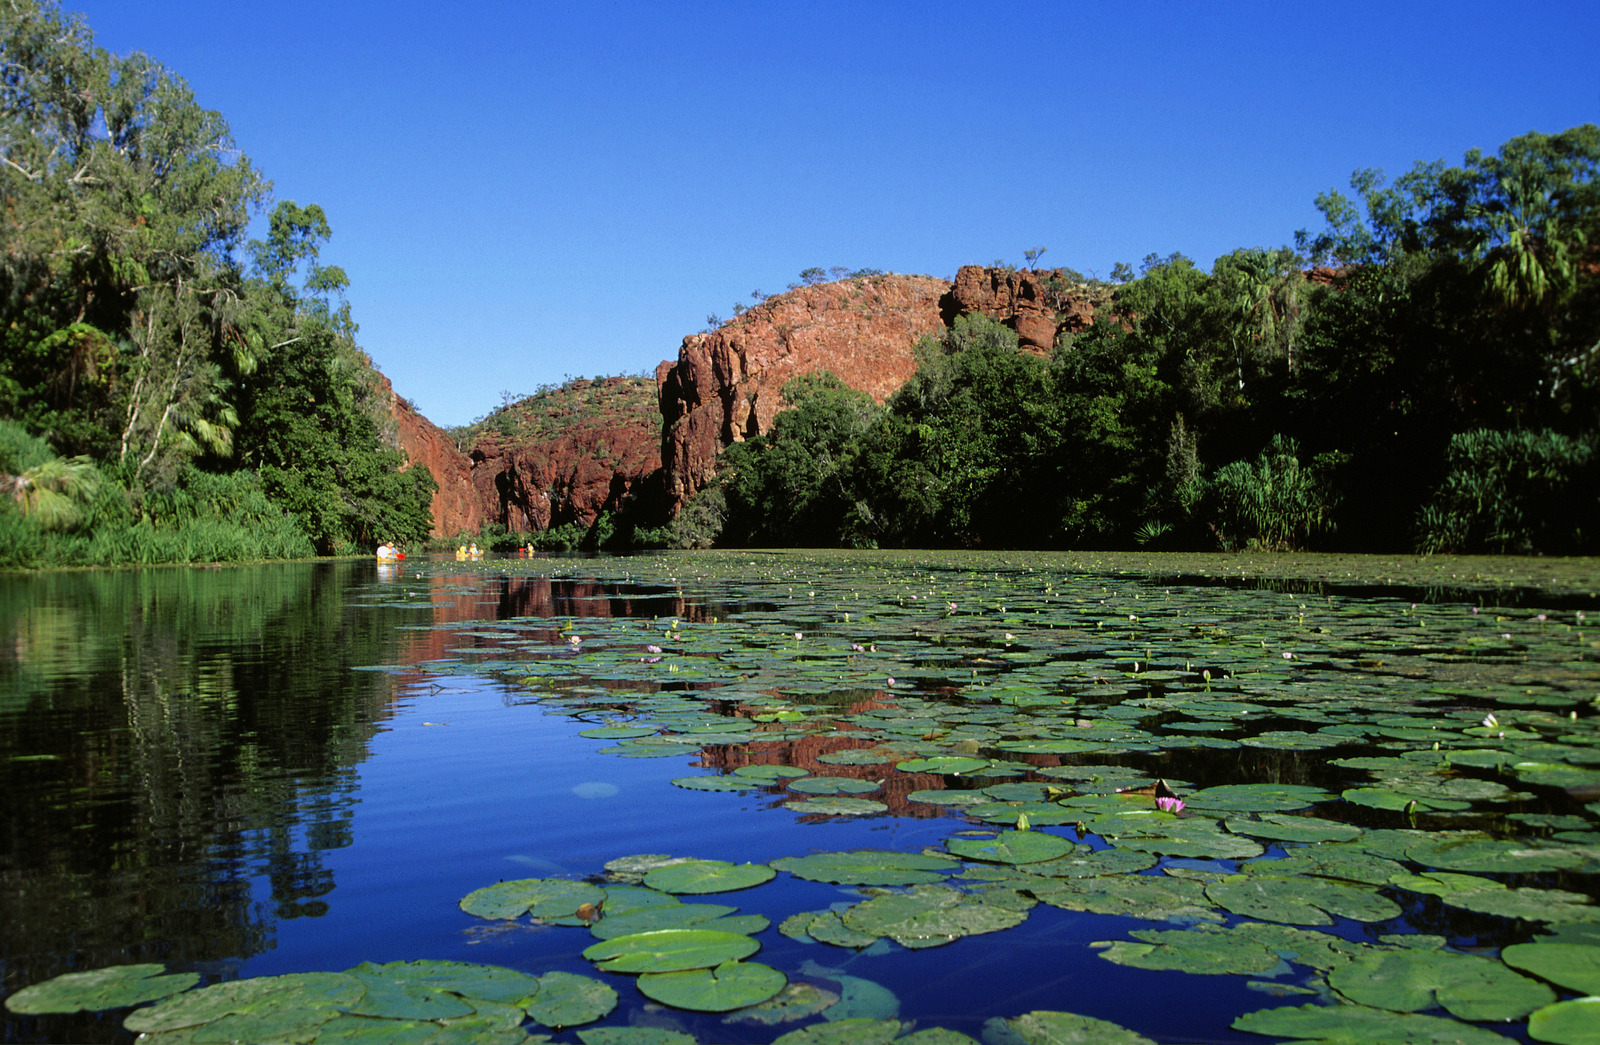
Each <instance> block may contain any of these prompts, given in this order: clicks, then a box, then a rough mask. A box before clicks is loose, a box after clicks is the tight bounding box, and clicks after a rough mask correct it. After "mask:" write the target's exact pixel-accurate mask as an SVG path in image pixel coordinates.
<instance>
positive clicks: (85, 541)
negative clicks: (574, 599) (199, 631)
mask: <svg viewBox="0 0 1600 1045" xmlns="http://www.w3.org/2000/svg"><path fill="white" fill-rule="evenodd" d="M0 48H3V51H4V54H5V58H6V75H5V78H4V82H3V83H0V149H3V154H0V155H3V160H4V163H3V164H0V211H3V220H4V228H5V241H4V245H5V246H4V250H3V251H0V291H3V293H0V493H3V494H4V495H5V496H0V567H35V566H51V565H87V564H99V563H122V562H130V563H131V562H201V561H217V560H232V559H252V558H281V557H295V556H309V555H313V554H320V555H335V554H352V553H366V552H370V550H371V547H372V545H373V544H374V543H375V542H377V541H380V540H396V541H399V542H401V543H402V544H406V543H411V544H413V545H416V544H421V543H422V542H424V541H426V540H428V539H430V538H432V539H434V540H436V541H441V542H446V541H447V542H451V543H452V544H453V543H454V542H456V541H460V540H464V539H466V538H468V537H474V538H477V539H479V540H480V542H481V543H485V544H488V545H490V546H493V547H503V548H510V547H513V546H515V547H521V546H523V545H525V544H529V543H532V544H535V545H537V546H542V547H546V548H570V547H586V548H628V547H639V546H661V545H666V546H675V547H707V546H713V545H721V546H746V545H768V546H775V545H800V546H847V547H991V548H1148V549H1152V550H1218V549H1223V550H1227V549H1243V548H1255V549H1262V550H1274V549H1310V550H1340V551H1374V552H1401V551H1417V552H1425V553H1426V552H1496V553H1519V554H1521V553H1540V554H1558V555H1570V554H1592V553H1595V552H1596V551H1600V543H1597V542H1600V523H1596V522H1595V520H1596V519H1600V424H1597V395H1600V183H1597V180H1596V169H1597V165H1600V129H1597V128H1596V126H1595V125H1593V124H1584V125H1581V126H1577V127H1572V128H1570V129H1567V130H1564V131H1559V132H1556V133H1545V132H1539V131H1530V132H1529V133H1527V134H1523V135H1520V136H1518V137H1515V138H1513V139H1511V140H1509V141H1507V142H1505V143H1504V144H1503V145H1501V146H1500V147H1499V148H1498V149H1497V150H1495V151H1493V152H1479V151H1477V150H1474V151H1472V152H1469V153H1467V154H1466V155H1465V156H1464V157H1463V158H1462V159H1461V161H1460V162H1459V163H1455V164H1450V163H1447V162H1445V161H1443V160H1434V161H1426V162H1418V163H1417V164H1416V165H1415V166H1413V167H1412V168H1411V169H1410V170H1407V171H1405V172H1403V173H1401V174H1399V175H1398V176H1395V177H1393V178H1390V177H1387V176H1386V175H1385V174H1384V173H1383V172H1380V171H1376V170H1361V171H1357V172H1356V173H1355V174H1354V175H1353V176H1352V177H1351V178H1350V181H1349V191H1348V192H1345V191H1336V190H1329V191H1327V192H1325V193H1323V194H1322V195H1320V196H1318V197H1317V199H1316V201H1315V202H1316V206H1317V208H1318V209H1319V210H1320V212H1321V214H1322V216H1323V218H1324V222H1323V227H1322V228H1320V229H1312V230H1301V231H1299V232H1293V231H1291V230H1285V238H1286V241H1287V243H1286V245H1281V246H1251V247H1241V248H1240V249H1237V250H1234V251H1231V252H1229V253H1227V254H1225V255H1223V256H1221V257H1219V258H1217V259H1215V261H1214V262H1213V263H1212V264H1211V265H1210V267H1209V268H1207V267H1204V266H1202V265H1201V264H1199V263H1197V262H1196V261H1195V260H1194V259H1191V258H1188V257H1185V256H1183V255H1182V254H1177V253H1168V254H1161V253H1152V254H1150V255H1148V256H1147V257H1145V258H1144V260H1143V261H1142V262H1140V263H1139V265H1138V266H1137V267H1135V266H1133V265H1130V264H1125V263H1124V264H1118V265H1117V266H1116V267H1115V268H1114V269H1113V271H1112V272H1111V273H1110V276H1109V278H1107V279H1101V278H1096V277H1094V276H1085V275H1083V274H1082V273H1079V272H1076V271H1074V270H1073V269H1072V268H1070V267H1067V266H1059V267H1047V266H1044V265H1042V264H1041V260H1042V255H1044V254H1045V253H1046V251H1045V248H1043V247H1036V248H1032V249H1030V250H1027V251H1024V252H1023V257H1024V259H1025V260H1024V263H1023V264H1021V265H1017V264H1008V263H1005V262H992V263H990V264H988V265H966V266H963V267H961V268H960V269H959V270H958V272H957V273H956V275H955V276H954V277H953V278H950V279H942V278H938V277H933V276H925V275H898V274H894V273H888V272H881V271H878V270H873V269H854V270H852V269H845V268H839V269H834V270H832V271H824V270H823V269H821V268H808V269H805V270H804V271H802V272H801V273H800V276H799V279H798V280H797V281H796V282H795V283H793V284H791V285H790V287H789V288H788V289H787V290H785V291H783V292H781V293H778V294H763V293H761V292H759V291H757V292H756V293H755V294H754V295H752V297H753V298H754V299H755V302H756V303H755V304H754V305H747V304H744V303H739V304H736V305H735V306H734V308H733V316H732V318H731V319H727V320H724V319H722V318H720V317H719V316H717V315H715V314H712V315H710V316H708V317H707V323H706V327H705V329H703V330H702V331H700V332H697V333H693V334H689V335H687V336H686V337H684V338H683V341H682V344H681V345H680V346H679V348H678V351H677V356H676V359H669V360H666V361H663V362H661V363H660V364H659V365H658V366H657V367H655V372H654V375H653V376H647V375H645V374H636V375H633V376H621V377H597V378H592V379H591V378H576V379H571V380H569V381H567V382H566V383H564V384H562V385H560V386H551V387H546V388H542V389H540V390H538V391H537V392H536V393H535V394H533V395H520V394H517V393H512V392H509V391H508V392H504V393H502V394H501V400H502V402H501V406H500V408H499V409H497V410H495V411H493V412H492V413H490V414H487V415H485V416H484V417H483V418H481V419H480V420H478V421H477V422H475V423H473V424H472V425H468V426H465V427H463V428H460V429H456V430H453V431H451V432H443V431H441V430H439V429H437V428H435V427H434V426H432V425H431V424H429V423H428V422H427V421H426V419H423V418H420V417H419V416H418V415H416V414H415V411H414V410H413V409H412V408H411V406H410V404H409V403H408V402H407V401H406V400H405V399H404V398H402V395H403V393H404V391H405V390H404V389H400V390H395V389H392V388H391V387H390V386H389V383H388V382H387V380H386V379H384V378H383V376H382V375H381V374H379V373H378V372H377V370H376V368H375V366H374V365H373V362H372V359H371V358H370V357H369V356H368V355H367V353H366V352H365V351H364V350H363V349H362V347H361V345H360V343H359V341H358V340H357V331H358V328H357V324H356V321H355V317H354V316H353V315H352V314H351V309H350V306H349V304H348V302H347V301H346V299H345V292H346V289H347V288H348V284H349V280H348V278H347V277H346V275H345V273H344V271H343V270H342V269H340V268H339V267H337V266H336V265H333V264H330V263H327V262H325V261H324V259H323V250H324V248H325V247H326V245H327V243H328V241H329V238H330V237H331V235H332V225H331V221H330V218H329V216H328V215H327V214H326V213H325V212H324V211H323V210H322V208H321V207H320V206H317V205H316V204H304V205H302V204H299V203H296V202H294V201H289V200H278V201H274V200H273V199H272V197H271V186H270V183H269V182H268V181H267V180H266V178H265V177H264V175H263V174H262V173H261V172H259V171H257V170H256V168H255V167H254V166H253V165H252V164H251V162H250V161H249V159H248V158H247V157H246V156H245V155H244V154H243V153H242V152H240V151H239V149H238V148H237V147H236V146H235V143H234V142H233V140H232V138H231V136H230V133H229V129H228V126H227V123H226V121H225V120H224V119H223V117H222V115H221V114H219V113H216V112H213V111H210V110H207V109H205V108H203V107H202V106H201V105H200V103H199V102H198V101H197V100H196V99H195V97H194V95H193V92H192V91H191V90H190V89H189V87H188V86H187V84H186V83H185V82H184V81H183V80H182V78H181V77H179V76H177V75H176V74H175V73H173V72H172V71H171V70H168V69H166V68H165V67H163V66H161V65H160V64H159V63H157V62H155V61H153V60H152V59H150V58H149V57H147V56H145V55H143V54H139V53H134V54H131V55H128V56H125V57H117V56H114V55H111V54H109V53H107V52H106V51H105V50H103V49H102V48H100V47H98V46H96V45H95V43H94V40H93V36H92V34H91V33H90V31H89V29H88V27H87V26H86V25H84V24H83V22H82V21H81V19H77V18H75V17H70V16H68V15H65V14H64V13H63V12H62V11H61V9H60V8H59V6H57V5H56V4H54V3H51V2H49V0H17V2H16V3H13V4H11V5H9V6H8V7H6V8H5V10H4V12H3V13H0ZM252 222H255V224H254V225H252ZM252 229H255V230H258V236H255V237H253V236H252V235H251V230H252ZM641 351H642V352H644V353H646V358H650V357H653V356H654V355H655V354H657V352H658V351H659V349H658V348H656V347H655V346H641ZM397 393H399V394H397Z"/></svg>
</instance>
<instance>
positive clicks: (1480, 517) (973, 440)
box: [707, 125, 1600, 553]
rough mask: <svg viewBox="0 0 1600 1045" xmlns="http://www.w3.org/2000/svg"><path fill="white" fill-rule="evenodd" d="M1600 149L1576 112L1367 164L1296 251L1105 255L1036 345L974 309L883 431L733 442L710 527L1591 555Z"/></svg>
mask: <svg viewBox="0 0 1600 1045" xmlns="http://www.w3.org/2000/svg"><path fill="white" fill-rule="evenodd" d="M1597 166H1600V129H1597V128H1596V127H1595V126H1594V125H1584V126H1581V127H1575V128H1572V129H1570V130H1567V131H1564V132H1561V133H1558V134H1541V133H1537V132H1534V133H1529V134H1526V135H1523V136H1521V137H1518V138H1515V139H1513V140H1511V141H1509V142H1507V143H1506V144H1505V145H1503V146H1502V147H1501V148H1500V149H1499V150H1498V151H1497V152H1495V153H1494V154H1486V153H1482V152H1478V151H1473V152H1469V153H1468V154H1467V155H1466V157H1465V159H1464V161H1463V163H1462V164H1461V165H1459V166H1447V165H1446V164H1444V163H1443V162H1433V163H1418V164H1417V165H1416V166H1414V167H1413V168H1412V169H1411V170H1409V171H1407V172H1405V173H1404V174H1402V175H1400V176H1399V177H1397V178H1395V179H1394V180H1393V181H1392V182H1390V181H1389V180H1388V179H1386V178H1385V177H1384V176H1383V175H1382V173H1381V172H1377V171H1370V170H1367V171H1358V172H1357V173H1356V174H1355V176H1354V177H1353V178H1352V179H1351V188H1352V190H1353V191H1354V193H1355V196H1354V198H1352V197H1349V196H1346V195H1345V194H1343V193H1340V192H1328V193H1325V194H1323V195H1322V196H1319V197H1318V199H1317V201H1316V203H1317V206H1318V208H1319V210H1320V211H1321V212H1322V214H1323V215H1324V218H1325V220H1326V225H1325V228H1324V229H1323V230H1322V231H1320V232H1317V233H1310V232H1301V233H1299V234H1298V235H1297V236H1296V244H1295V247H1293V248H1290V247H1279V248H1272V249H1266V248H1247V249H1240V250H1236V251H1233V252H1231V253H1229V254H1227V255H1224V256H1223V257H1220V258H1218V259H1217V260H1216V262H1215V264H1214V265H1213V266H1212V269H1211V271H1210V272H1206V271H1204V270H1202V269H1200V268H1199V267H1197V266H1196V265H1194V263H1193V262H1191V261H1190V260H1189V259H1187V258H1184V257H1182V256H1181V255H1171V256H1167V257H1161V256H1158V255H1151V256H1150V257H1148V258H1146V259H1145V261H1144V264H1143V266H1142V268H1141V270H1140V272H1138V273H1137V274H1135V272H1134V271H1133V269H1132V268H1131V267H1130V266H1126V265H1119V266H1118V267H1117V272H1116V278H1117V279H1118V285H1117V287H1116V288H1115V290H1114V293H1113V294H1112V296H1111V303H1110V304H1109V305H1108V306H1106V307H1105V308H1104V309H1103V310H1102V311H1101V313H1100V315H1099V316H1098V318H1097V321H1096V322H1095V324H1094V325H1093V326H1091V327H1090V328H1089V329H1088V330H1085V331H1083V332H1081V333H1077V334H1073V335H1067V336H1064V337H1063V338H1062V340H1061V342H1060V343H1059V344H1058V345H1057V346H1056V348H1055V351H1054V352H1053V353H1052V354H1051V355H1050V356H1049V357H1048V358H1045V357H1041V356H1037V355H1033V354H1030V353H1026V352H1022V351H1019V350H1018V348H1017V343H1016V339H1015V336H1014V335H1013V334H1012V333H1011V332H1010V331H1009V330H1007V329H1006V328H1004V327H1002V326H1000V325H999V324H997V323H994V322H992V321H989V320H986V319H984V318H983V317H981V316H968V317H962V318H960V319H958V320H957V321H956V323H955V325H954V327H953V328H952V329H951V330H950V331H949V332H948V333H947V335H946V336H945V337H944V338H942V339H940V340H937V341H929V342H925V343H924V344H923V345H922V346H921V347H920V348H919V369H918V371H917V373H916V375H915V376H914V377H913V378H912V379H911V380H910V381H909V382H908V383H907V384H906V385H905V386H904V387H903V388H901V389H900V390H899V391H898V392H897V393H895V395H894V396H893V397H891V398H890V399H889V401H888V402H887V403H886V404H885V406H884V408H883V409H882V410H881V411H880V412H879V413H878V415H877V416H876V418H875V420H873V421H872V423H871V424H870V425H867V426H865V427H864V428H863V427H862V425H861V424H860V423H859V422H857V423H855V424H853V425H843V424H834V425H832V426H831V427H827V428H826V433H827V434H826V435H823V434H821V431H820V430H819V429H818V428H817V427H816V426H815V425H813V424H809V423H807V424H802V423H801V422H800V421H798V420H796V421H795V422H793V423H792V425H790V424H786V423H785V419H786V418H787V417H788V416H789V415H788V414H781V415H779V418H778V419H777V421H776V422H775V423H774V426H773V431H772V432H771V433H769V434H768V436H767V437H764V438H763V439H762V440H754V441H752V442H751V443H747V444H744V445H743V446H741V447H736V448H734V450H733V451H731V452H730V454H729V456H728V458H727V459H726V460H727V463H728V464H729V465H731V466H733V467H732V470H731V478H730V479H728V480H726V481H725V483H724V486H723V488H722V489H721V490H717V491H712V492H709V493H708V495H707V496H708V498H712V499H714V498H717V497H725V498H726V500H727V521H728V525H727V526H726V527H725V528H724V530H723V532H722V540H723V541H724V542H725V543H768V544H781V543H792V542H795V541H797V540H800V539H802V538H803V539H804V541H805V543H843V544H884V545H901V546H916V545H958V546H960V545H998V546H1017V547H1116V546H1135V545H1146V546H1151V547H1191V548H1205V547H1223V548H1232V547H1241V546H1244V545H1256V546H1260V547H1269V548H1303V547H1322V548H1344V549H1358V550H1370V551H1394V550H1400V549H1405V548H1418V549H1422V550H1428V551H1519V552H1539V551H1544V552H1559V553H1583V552H1588V553H1593V552H1595V551H1597V550H1600V534H1597V532H1596V531H1597V529H1600V528H1597V527H1596V525H1595V524H1594V523H1593V522H1591V521H1590V520H1593V519H1596V518H1600V472H1597V471H1596V467H1595V461H1596V458H1595V457H1594V455H1593V452H1592V450H1593V447H1594V445H1595V444H1596V442H1597V440H1600V424H1597V412H1596V411H1597V402H1596V396H1597V392H1600V182H1597V180H1596V169H1597ZM797 412H798V411H797ZM865 414H866V412H865V411H864V410H863V412H862V414H861V416H863V417H864V416H865ZM780 428H782V429H783V431H780ZM824 452H825V455H826V458H827V459H828V460H829V461H831V462H837V466H836V467H835V468H834V469H833V470H832V471H831V472H829V473H828V483H829V486H828V491H827V494H826V497H822V496H821V495H819V493H818V491H817V488H816V486H815V484H814V482H813V481H812V480H811V478H810V477H809V474H808V473H807V471H806V469H805V468H802V467H800V466H798V465H797V464H796V463H795V462H796V461H798V460H802V459H806V458H816V457H817V456H818V455H819V454H822V453H824ZM807 512H809V514H808V515H806V522H805V525H804V526H803V527H796V526H795V525H794V523H793V520H794V519H795V518H796V513H801V514H805V513H807Z"/></svg>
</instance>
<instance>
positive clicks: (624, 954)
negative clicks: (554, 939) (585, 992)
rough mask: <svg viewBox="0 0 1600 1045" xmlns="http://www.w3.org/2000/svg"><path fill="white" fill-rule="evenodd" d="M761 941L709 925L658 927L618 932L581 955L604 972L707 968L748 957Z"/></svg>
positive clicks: (592, 945) (670, 970)
mask: <svg viewBox="0 0 1600 1045" xmlns="http://www.w3.org/2000/svg"><path fill="white" fill-rule="evenodd" d="M760 949H761V945H760V944H759V943H757V942H756V941H755V940H752V939H751V938H750V937H748V936H742V935H740V934H738V933H726V932H718V931H716V930H711V929H661V930H657V931H656V932H648V933H634V934H633V935H631V936H618V937H615V938H613V939H610V940H601V941H600V942H599V943H596V944H591V945H590V946H589V947H587V948H586V949H585V950H584V952H583V956H584V957H585V958H587V959H589V960H590V961H592V962H594V963H595V964H597V965H598V966H599V967H600V968H601V969H602V970H604V971H605V972H638V973H645V972H678V971H681V970H684V969H709V968H711V967H712V966H714V965H721V964H722V963H723V962H726V961H737V960H739V959H741V958H748V957H750V956H751V955H752V954H754V953H756V952H757V951H759V950H760Z"/></svg>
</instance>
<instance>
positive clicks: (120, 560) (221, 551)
mask: <svg viewBox="0 0 1600 1045" xmlns="http://www.w3.org/2000/svg"><path fill="white" fill-rule="evenodd" d="M143 507H144V512H143V517H142V518H141V517H136V516H135V514H134V512H133V510H132V509H131V507H130V505H129V502H128V496H127V492H126V491H125V490H124V489H123V488H122V487H121V486H119V485H118V484H116V483H114V482H105V483H103V484H102V485H101V486H100V489H99V493H98V496H97V497H96V498H95V499H94V500H93V502H92V503H90V504H89V505H88V506H87V507H86V510H85V512H84V515H83V519H82V521H81V522H80V523H79V525H78V526H77V527H76V528H75V529H71V530H63V529H52V528H48V527H47V526H46V525H45V523H44V522H43V521H42V520H41V519H39V518H38V517H37V516H35V515H31V514H27V513H24V512H23V511H21V510H19V508H18V507H17V506H16V505H14V504H0V569H34V568H40V567H52V566H120V565H154V564H157V563H185V562H241V561H250V560H257V559H299V558H307V557H310V556H312V555H315V554H316V549H315V548H314V547H313V546H312V543H311V539H310V538H309V537H307V536H306V534H305V532H304V531H303V530H302V529H301V528H300V527H299V525H298V524H297V523H296V522H295V521H294V519H292V518H291V517H289V516H287V515H285V514H284V512H283V511H282V509H280V508H278V507H277V506H276V505H274V504H273V503H272V501H271V500H270V499H269V498H268V497H267V495H266V493H265V492H264V491H263V490H262V488H261V482H260V479H259V478H258V477H257V476H256V475H255V474H254V473H251V472H233V473H229V474H226V475H210V474H207V473H202V472H195V473H192V474H190V475H188V476H186V477H185V481H184V482H183V484H182V485H179V486H176V487H174V488H173V489H171V490H168V491H163V492H158V493H151V494H148V495H146V497H145V500H144V505H143Z"/></svg>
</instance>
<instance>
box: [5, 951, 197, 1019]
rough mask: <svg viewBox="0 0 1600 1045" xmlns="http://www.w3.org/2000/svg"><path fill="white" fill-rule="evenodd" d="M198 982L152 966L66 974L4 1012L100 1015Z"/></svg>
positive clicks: (11, 1002)
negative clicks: (102, 1012) (93, 1013)
mask: <svg viewBox="0 0 1600 1045" xmlns="http://www.w3.org/2000/svg"><path fill="white" fill-rule="evenodd" d="M199 982H200V974H199V973H193V972H179V973H167V967H166V966H165V965H161V964H158V963H154V962H145V963H142V964H139V965H117V966H113V967H111V968H109V969H90V970H88V971H86V972H69V973H63V974H62V975H60V976H55V977H52V978H51V979H48V980H43V981H41V982H39V983H35V984H30V985H29V986H27V987H24V988H22V989H21V990H20V991H18V992H17V993H15V994H13V995H11V996H10V997H9V998H7V999H6V1008H8V1009H10V1010H11V1011H12V1012H15V1013H19V1014H21V1015H24V1016H34V1015H38V1014H41V1013H46V1012H80V1011H86V1012H100V1011H103V1010H105V1009H125V1008H127V1007H128V1006H130V1005H140V1004H142V1003H144V1002H147V1001H155V1000H156V999H158V998H168V997H171V996H172V995H174V994H178V993H181V992H183V991H186V990H188V989H189V988H190V987H193V986H194V985H195V984H197V983H199Z"/></svg>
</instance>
